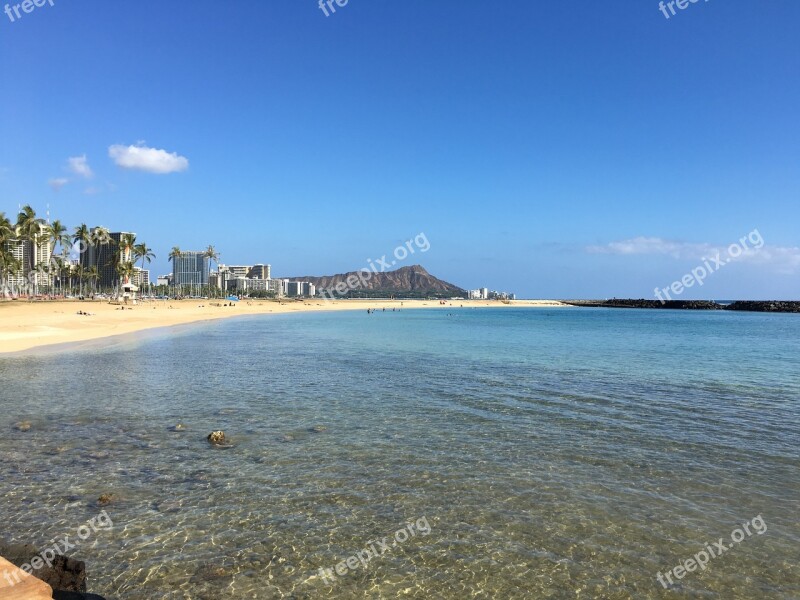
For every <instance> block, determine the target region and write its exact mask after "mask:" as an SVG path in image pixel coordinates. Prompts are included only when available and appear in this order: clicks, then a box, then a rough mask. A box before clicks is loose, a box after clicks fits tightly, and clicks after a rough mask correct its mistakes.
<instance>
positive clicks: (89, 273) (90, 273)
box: [84, 265, 100, 294]
mask: <svg viewBox="0 0 800 600" xmlns="http://www.w3.org/2000/svg"><path fill="white" fill-rule="evenodd" d="M84 275H85V276H86V278H87V279H88V280H89V281H91V282H92V294H95V293H97V280H98V279H99V278H100V271H98V270H97V265H92V266H91V267H89V268H88V269H86V271H85V273H84Z"/></svg>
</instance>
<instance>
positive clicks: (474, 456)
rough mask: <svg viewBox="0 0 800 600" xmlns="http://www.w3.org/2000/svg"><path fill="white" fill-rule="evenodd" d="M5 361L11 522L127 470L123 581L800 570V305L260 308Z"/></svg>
mask: <svg viewBox="0 0 800 600" xmlns="http://www.w3.org/2000/svg"><path fill="white" fill-rule="evenodd" d="M448 311H449V312H448ZM0 376H1V377H2V382H3V385H2V388H1V389H0V408H1V409H2V414H1V415H0V431H2V432H3V434H2V435H1V436H0V456H1V457H2V461H0V515H1V520H0V537H4V538H6V539H7V540H11V541H24V542H33V543H36V544H38V545H40V546H44V545H45V544H46V543H47V542H48V541H49V540H50V539H52V538H61V537H63V536H64V535H68V534H71V535H72V538H71V539H72V540H73V541H75V535H74V534H75V532H76V530H77V529H78V527H79V526H80V525H82V524H83V523H85V522H86V521H87V520H89V519H91V518H93V517H95V516H97V515H98V514H99V513H100V511H102V510H103V508H101V507H99V506H98V504H97V499H98V498H99V496H100V495H101V494H104V493H113V494H114V495H115V497H116V498H117V499H116V500H115V502H113V503H112V504H110V505H109V506H107V507H105V509H106V510H107V511H108V514H109V515H110V517H111V519H112V520H113V522H114V528H113V530H99V531H97V532H92V534H91V535H90V536H88V537H87V539H86V540H85V541H83V542H81V543H80V544H79V545H78V547H77V548H76V549H75V550H73V551H72V554H73V555H74V556H75V557H77V558H79V559H82V560H86V561H87V566H88V569H89V578H90V588H91V590H92V591H95V592H97V593H100V594H105V595H107V596H108V597H109V600H110V599H111V598H120V599H125V600H128V599H147V600H149V599H156V598H169V599H172V598H175V599H178V598H192V599H209V600H210V599H218V598H223V597H228V598H258V599H260V598H321V597H334V598H396V597H405V598H444V599H449V598H453V599H462V598H473V597H475V598H614V599H616V598H619V599H623V598H781V599H790V598H792V599H794V598H798V597H800V567H799V566H798V565H800V525H798V514H800V510H799V509H800V468H799V467H800V408H799V405H798V402H799V400H798V399H800V318H798V317H797V316H795V315H763V314H746V313H741V314H729V313H717V312H684V311H644V310H642V311H636V310H630V311H628V310H603V309H477V310H476V309H461V308H457V307H453V308H448V309H445V310H420V311H402V312H396V313H392V312H386V313H382V312H378V313H376V314H373V315H367V314H366V311H364V312H363V313H362V312H358V313H338V314H335V313H327V314H306V315H286V316H268V317H250V318H240V319H233V320H227V321H218V322H214V323H209V324H202V325H196V326H192V327H188V328H182V329H173V330H168V331H162V332H159V333H157V334H147V335H145V336H141V337H140V338H139V339H136V338H123V339H121V340H120V339H118V340H115V341H114V342H113V343H106V344H104V345H99V346H98V345H92V346H88V347H86V348H81V349H73V350H69V351H66V352H61V353H58V354H42V355H36V356H17V357H12V358H2V359H0ZM23 420H29V421H31V423H32V428H31V430H30V431H28V432H19V431H16V430H15V429H14V428H13V425H14V424H15V423H17V422H19V421H23ZM177 423H183V424H185V425H186V431H185V432H181V433H177V432H172V431H170V430H169V428H170V426H172V425H175V424H177ZM315 426H324V427H325V428H326V429H325V430H324V431H321V432H314V431H312V428H314V427H315ZM216 429H224V430H225V431H226V432H227V434H228V435H229V436H230V437H231V438H232V439H233V442H234V444H235V445H234V447H233V448H230V449H224V450H222V449H214V448H211V447H210V446H209V444H208V443H207V442H206V440H205V437H206V435H207V434H208V433H209V432H210V431H212V430H216ZM758 515H761V516H762V518H763V521H764V522H765V523H766V526H767V531H766V532H765V533H764V534H763V535H759V534H756V533H754V534H753V535H751V536H747V537H746V538H745V539H743V540H742V541H741V543H739V544H734V545H733V547H732V548H731V549H730V550H729V551H727V552H726V553H724V554H723V555H721V556H719V557H717V558H714V559H711V560H710V562H709V563H708V565H707V567H706V569H705V570H703V571H696V572H693V573H689V574H687V575H686V576H685V577H684V578H683V579H681V580H677V579H675V580H674V584H675V585H673V586H671V587H670V589H668V590H667V589H664V588H663V587H662V585H661V584H660V583H659V582H658V580H657V574H658V573H659V572H662V573H663V572H666V571H669V570H670V569H672V568H673V567H674V566H676V565H678V564H680V563H681V562H683V561H684V560H686V559H688V558H691V557H692V556H693V555H695V554H696V553H698V552H699V551H701V550H703V549H704V547H705V546H706V545H707V544H712V545H713V542H715V541H717V540H718V539H719V538H725V539H726V540H727V542H728V544H729V545H730V535H731V532H732V531H733V530H734V529H735V528H737V527H740V526H741V525H742V524H743V523H745V522H750V521H751V520H752V519H753V518H754V517H756V516H758ZM420 519H422V522H423V523H427V524H428V525H429V526H430V528H429V530H428V533H427V535H423V531H424V529H425V528H418V531H419V533H417V535H414V536H409V539H407V540H405V541H402V542H401V543H398V544H396V545H391V543H390V544H389V549H388V550H386V551H385V552H384V553H383V554H382V555H380V556H377V557H375V558H373V559H372V560H370V561H369V562H368V563H367V565H366V566H363V565H361V564H359V565H358V566H357V567H356V568H355V569H353V570H352V571H351V572H349V573H347V574H346V575H344V576H337V575H334V577H335V579H330V578H329V579H328V581H327V582H326V581H325V580H323V579H322V577H321V576H320V573H319V569H320V568H326V569H329V568H334V567H335V566H336V565H337V563H340V562H341V561H343V560H345V559H347V558H348V557H349V556H351V555H354V554H355V553H357V552H358V551H360V550H362V549H364V548H365V547H368V546H369V545H370V543H371V542H374V540H376V539H382V538H383V537H388V538H391V537H392V536H393V534H394V532H395V531H396V530H399V529H400V528H402V527H404V526H405V524H406V523H409V522H417V521H418V520H420ZM389 541H391V540H389Z"/></svg>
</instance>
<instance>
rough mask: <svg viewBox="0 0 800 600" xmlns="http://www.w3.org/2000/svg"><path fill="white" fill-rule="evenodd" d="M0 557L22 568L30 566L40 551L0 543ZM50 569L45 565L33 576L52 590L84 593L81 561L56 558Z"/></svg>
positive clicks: (33, 548)
mask: <svg viewBox="0 0 800 600" xmlns="http://www.w3.org/2000/svg"><path fill="white" fill-rule="evenodd" d="M0 556H2V557H3V558H5V559H6V560H7V561H8V562H10V563H12V564H14V565H16V566H17V567H20V568H22V565H25V564H28V565H29V564H30V562H31V560H32V559H33V558H34V557H37V556H40V551H39V550H38V549H37V548H36V547H34V546H32V545H31V544H6V543H4V542H0ZM52 565H53V566H51V567H48V566H47V564H45V565H44V566H42V568H40V569H36V570H35V571H33V573H32V574H33V575H34V576H35V577H37V578H38V579H41V580H42V581H44V582H45V583H46V584H48V585H49V586H50V587H51V588H53V589H54V590H64V591H67V592H85V591H86V564H85V563H84V562H83V561H82V560H74V559H72V558H67V557H66V556H60V555H59V556H56V557H55V558H54V559H53V560H52Z"/></svg>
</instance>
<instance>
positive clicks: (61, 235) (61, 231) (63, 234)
mask: <svg viewBox="0 0 800 600" xmlns="http://www.w3.org/2000/svg"><path fill="white" fill-rule="evenodd" d="M45 234H46V235H47V237H48V239H49V240H50V243H51V246H50V256H49V257H48V261H47V262H48V264H49V265H50V266H51V267H56V268H55V271H56V279H60V275H61V267H60V266H59V265H55V264H53V256H55V253H56V246H57V245H60V246H61V250H62V253H63V254H64V255H65V256H66V248H67V244H69V236H68V235H67V228H66V227H64V224H63V223H61V221H59V220H58V219H56V220H55V221H53V222H52V223H50V225H48V226H47V230H46V233H45ZM54 281H55V280H54ZM54 287H55V286H54ZM61 288H62V290H63V288H64V286H63V284H62V286H61Z"/></svg>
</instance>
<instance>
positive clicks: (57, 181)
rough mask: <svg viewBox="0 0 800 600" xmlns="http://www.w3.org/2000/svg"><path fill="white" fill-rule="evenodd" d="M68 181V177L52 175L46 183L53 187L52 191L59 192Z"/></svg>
mask: <svg viewBox="0 0 800 600" xmlns="http://www.w3.org/2000/svg"><path fill="white" fill-rule="evenodd" d="M68 183H69V179H67V178H66V177H54V178H53V179H51V180H50V181H48V182H47V185H49V186H50V187H51V188H53V191H54V192H59V191H61V188H62V187H64V186H65V185H67V184H68Z"/></svg>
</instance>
